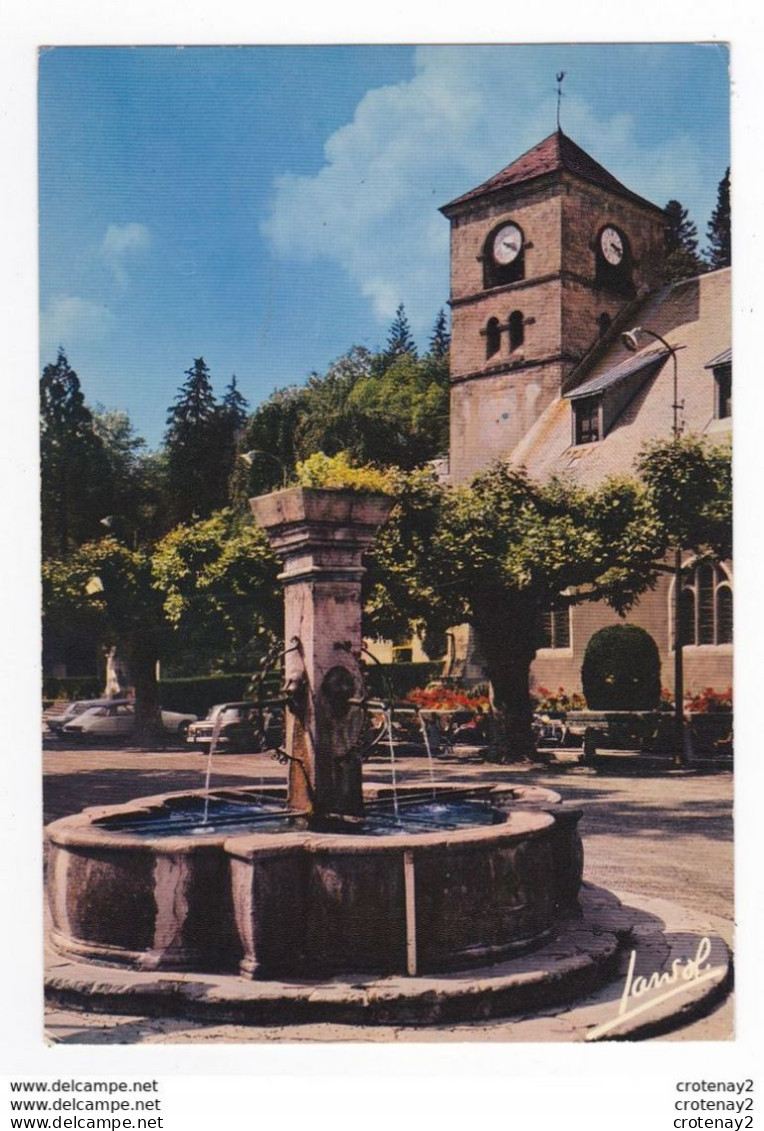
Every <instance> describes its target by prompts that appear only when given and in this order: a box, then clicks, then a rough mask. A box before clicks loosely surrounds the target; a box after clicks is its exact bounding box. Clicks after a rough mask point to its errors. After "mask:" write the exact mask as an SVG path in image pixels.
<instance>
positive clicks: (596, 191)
mask: <svg viewBox="0 0 764 1131" xmlns="http://www.w3.org/2000/svg"><path fill="white" fill-rule="evenodd" d="M563 185H564V191H563V193H562V196H561V205H562V230H561V239H562V245H561V246H562V269H563V278H564V285H563V289H562V300H561V314H560V317H561V323H562V341H563V342H564V348H565V350H566V352H568V353H570V354H573V355H575V356H576V357H583V356H584V355H585V354H586V353H587V351H588V350H589V349H590V348H591V346H592V345H593V344H594V343H595V341H596V340H597V337H598V334H599V318H600V316H601V315H602V314H607V315H608V316H609V317H610V318H611V319H613V318H615V316H616V315H617V314H618V313H619V312H620V311H621V310H622V309H623V307H624V306H625V305H626V303H627V302H628V298H627V297H626V296H624V295H619V294H613V293H612V292H609V291H607V290H604V289H602V288H598V287H597V286H596V282H595V279H596V253H597V245H596V241H597V236H598V234H599V232H600V231H601V230H602V228H603V227H604V226H605V225H606V224H612V225H613V226H615V227H616V228H619V229H620V230H621V231H623V232H624V233H625V234H626V235H627V237H628V239H629V243H630V245H631V249H632V253H633V256H634V260H633V267H634V270H633V275H632V279H633V282H634V287H635V290H636V291H639V289H640V288H641V287H645V286H646V287H648V288H649V289H651V290H652V289H653V288H654V287H656V286H658V285H659V283H660V264H661V255H662V249H663V219H662V217H661V215H660V213H659V212H657V211H656V210H655V209H652V208H649V207H647V206H645V205H641V204H639V203H638V202H637V201H632V200H629V199H627V198H624V197H620V196H616V195H615V194H613V193H609V192H606V191H605V190H604V189H601V188H599V186H597V185H589V184H582V183H581V182H580V181H578V180H574V179H573V178H571V177H570V176H569V175H566V176H565V177H564V180H563Z"/></svg>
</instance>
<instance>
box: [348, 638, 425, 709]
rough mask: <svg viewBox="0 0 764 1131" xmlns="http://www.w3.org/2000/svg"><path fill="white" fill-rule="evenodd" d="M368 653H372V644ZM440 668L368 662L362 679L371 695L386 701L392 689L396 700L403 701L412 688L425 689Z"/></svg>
mask: <svg viewBox="0 0 764 1131" xmlns="http://www.w3.org/2000/svg"><path fill="white" fill-rule="evenodd" d="M370 651H371V652H373V651H374V645H373V644H372V646H371V648H370ZM442 666H443V665H442V664H439V663H421V662H420V663H409V664H375V663H373V662H371V661H370V662H369V663H368V664H367V666H366V669H365V672H364V678H365V680H366V686H367V688H368V689H369V691H370V692H371V694H372V695H374V696H380V697H381V698H383V699H387V698H388V696H389V694H390V689H391V688H392V691H393V694H394V696H395V698H396V699H405V698H406V696H407V695H408V693H409V691H411V689H412V688H414V687H426V686H427V684H428V683H429V682H430V680H433V679H435V678H436V677H437V676H439V675H440V669H441V668H442Z"/></svg>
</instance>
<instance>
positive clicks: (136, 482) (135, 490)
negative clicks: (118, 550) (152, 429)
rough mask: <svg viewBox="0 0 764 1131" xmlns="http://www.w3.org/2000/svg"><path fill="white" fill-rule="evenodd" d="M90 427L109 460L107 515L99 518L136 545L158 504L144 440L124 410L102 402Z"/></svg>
mask: <svg viewBox="0 0 764 1131" xmlns="http://www.w3.org/2000/svg"><path fill="white" fill-rule="evenodd" d="M93 428H94V430H95V433H96V435H97V436H98V437H99V439H100V440H101V443H102V444H103V448H104V452H105V453H106V458H107V460H108V464H109V476H110V485H111V492H110V497H109V503H108V515H104V517H103V519H102V522H103V523H104V525H105V526H107V527H108V529H109V530H111V532H112V533H113V534H115V535H116V536H117V537H119V538H120V540H122V541H126V542H127V543H128V544H130V545H133V546H137V545H138V544H139V543H140V542H141V541H142V540H144V539H145V538H146V537H147V536H149V534H150V527H151V525H152V517H153V514H154V512H155V511H156V509H157V507H158V505H159V498H158V491H157V487H156V480H155V476H154V475H153V465H152V461H151V458H150V457H149V455H148V453H147V452H146V441H145V440H144V439H143V437H142V436H139V435H138V434H137V432H136V431H135V429H134V428H133V425H132V424H131V422H130V417H129V416H128V415H127V413H126V412H123V411H120V410H118V409H105V408H104V407H103V406H102V405H98V406H97V407H96V410H95V412H94V413H93ZM107 519H108V521H106V520H107Z"/></svg>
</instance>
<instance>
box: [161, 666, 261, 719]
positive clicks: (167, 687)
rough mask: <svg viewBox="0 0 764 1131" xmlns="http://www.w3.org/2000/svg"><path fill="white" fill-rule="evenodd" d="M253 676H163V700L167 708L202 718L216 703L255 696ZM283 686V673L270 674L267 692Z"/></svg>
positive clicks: (248, 673)
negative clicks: (173, 677)
mask: <svg viewBox="0 0 764 1131" xmlns="http://www.w3.org/2000/svg"><path fill="white" fill-rule="evenodd" d="M252 680H253V676H252V673H251V672H247V673H246V674H245V673H238V674H233V675H232V674H226V675H205V676H189V677H185V678H182V679H162V680H160V681H159V702H160V703H161V704H162V706H163V707H164V708H165V710H167V711H180V712H181V713H183V714H189V713H190V714H192V715H198V716H199V717H200V718H202V717H203V716H204V715H206V714H207V712H208V711H209V709H210V707H213V706H214V705H215V704H216V703H236V702H239V701H240V700H242V699H249V698H251V695H250V688H251V685H252ZM279 686H280V678H279V676H278V675H277V674H274V675H273V676H269V677H268V681H267V684H266V686H265V689H264V693H265V694H266V695H276V694H277V693H278V689H279Z"/></svg>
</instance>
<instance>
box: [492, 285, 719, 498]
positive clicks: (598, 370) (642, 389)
mask: <svg viewBox="0 0 764 1131" xmlns="http://www.w3.org/2000/svg"><path fill="white" fill-rule="evenodd" d="M730 277H731V271H730V269H729V268H725V269H723V270H719V271H713V272H711V273H709V274H707V275H700V276H698V277H697V278H694V279H686V280H684V281H682V282H680V283H674V284H671V285H669V286H666V287H663V288H662V289H661V290H659V291H655V292H653V293H652V294H649V295H646V296H645V297H644V298H642V299H641V300H637V301H636V302H635V303H634V305H633V306H632V307H631V309H630V316H631V319H632V322H631V325H634V326H645V327H649V328H650V329H651V330H653V331H655V332H656V333H658V334H660V335H661V336H662V337H664V338H665V339H666V341H667V342H668V344H669V346H671V347H672V349H673V350H675V351H676V352H675V353H674V357H675V358H676V361H677V365H678V369H677V378H678V393H679V401H680V402H681V405H682V408H681V411H680V420H681V424H682V426H683V428H684V431H685V432H686V433H688V434H693V435H701V436H703V435H707V436H708V437H709V438H710V439H711V440H712V441H713V442H715V443H723V442H725V440H727V439H728V438H729V437H730V435H731V426H732V420H731V418H729V417H727V418H723V419H716V416H715V408H714V405H715V395H716V394H715V388H716V386H715V382H714V378H713V374H712V372H711V371H710V370H709V369H708V368H707V365H708V364H709V362H708V359H709V358H713V359H714V361H715V362H716V364H721V362H720V361H719V359H720V358H726V357H727V356H728V355H729V357H730V358H731V348H730V341H731V337H730V335H731V325H730ZM645 339H646V340H645V345H644V347H643V349H642V350H640V352H639V353H638V354H636V355H634V354H630V353H629V352H628V351H627V349H626V348H625V346H624V345H623V343H622V341H621V337H620V334H619V333H617V334H616V335H615V336H614V337H613V339H612V340H611V342H610V344H609V345H607V347H606V349H605V350H604V351H602V352H595V351H593V353H592V355H591V362H590V363H589V364H587V363H586V362H584V363H583V364H582V365H581V367H580V369H579V370H578V371H577V372H578V375H579V379H578V382H577V384H576V385H575V387H574V388H572V389H569V390H567V392H565V393H561V394H560V396H559V397H557V398H556V399H555V400H554V401H552V403H551V404H550V405H549V407H548V408H547V409H545V411H544V412H543V413H542V414H541V416H540V417H539V418H538V420H537V421H536V423H535V424H533V425H532V427H531V428H530V429H529V430H528V432H527V433H526V434H525V436H524V437H523V439H522V440H521V441H520V443H519V444H518V445H517V447H516V448H515V449H514V451H513V452H512V454H511V456H510V457H509V458H510V462H511V463H513V464H515V465H516V466H524V467H525V468H526V469H527V471H528V473H529V474H530V476H531V477H532V478H533V479H537V480H541V481H543V480H546V479H548V478H549V477H550V476H552V475H556V476H559V477H561V478H565V479H570V480H573V481H576V482H578V483H580V484H582V485H583V486H587V487H593V486H595V485H596V484H598V483H601V482H602V480H603V479H605V478H606V477H607V476H608V475H613V474H629V473H630V472H631V471H632V470H633V467H634V461H635V459H636V458H637V456H638V455H639V453H640V451H641V449H642V446H643V445H644V444H645V443H647V442H648V441H650V440H655V439H669V438H670V437H671V435H672V434H673V433H672V427H673V411H672V408H673V402H674V388H673V380H674V370H673V366H672V365H667V364H665V361H666V357H667V351H666V350H665V349H664V350H659V349H656V347H655V342H654V341H652V342H650V340H649V338H648V336H647V335H646V336H645ZM635 367H644V369H643V375H644V377H645V380H644V381H638V383H637V387H636V388H635V390H634V396H633V397H632V398H631V399H630V400H628V401H627V402H626V403H623V407H622V409H621V410H620V411H619V413H618V415H617V417H615V418H614V419H613V420H612V422H611V423H610V425H609V426H608V427H607V430H606V433H605V435H604V437H603V438H601V439H600V440H599V441H598V442H596V443H590V444H579V445H576V444H575V443H574V442H573V437H572V417H571V413H572V407H571V402H573V403H575V401H576V400H577V399H578V398H579V397H581V396H583V395H585V394H590V395H597V394H598V393H599V394H601V395H603V396H605V397H607V396H608V394H609V392H610V391H612V390H614V389H615V390H617V389H618V388H619V387H620V386H621V384H622V382H623V381H624V379H625V377H624V375H625V374H629V375H630V376H633V375H634V374H635V372H636V369H635ZM614 379H615V384H614ZM627 379H628V378H627Z"/></svg>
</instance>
